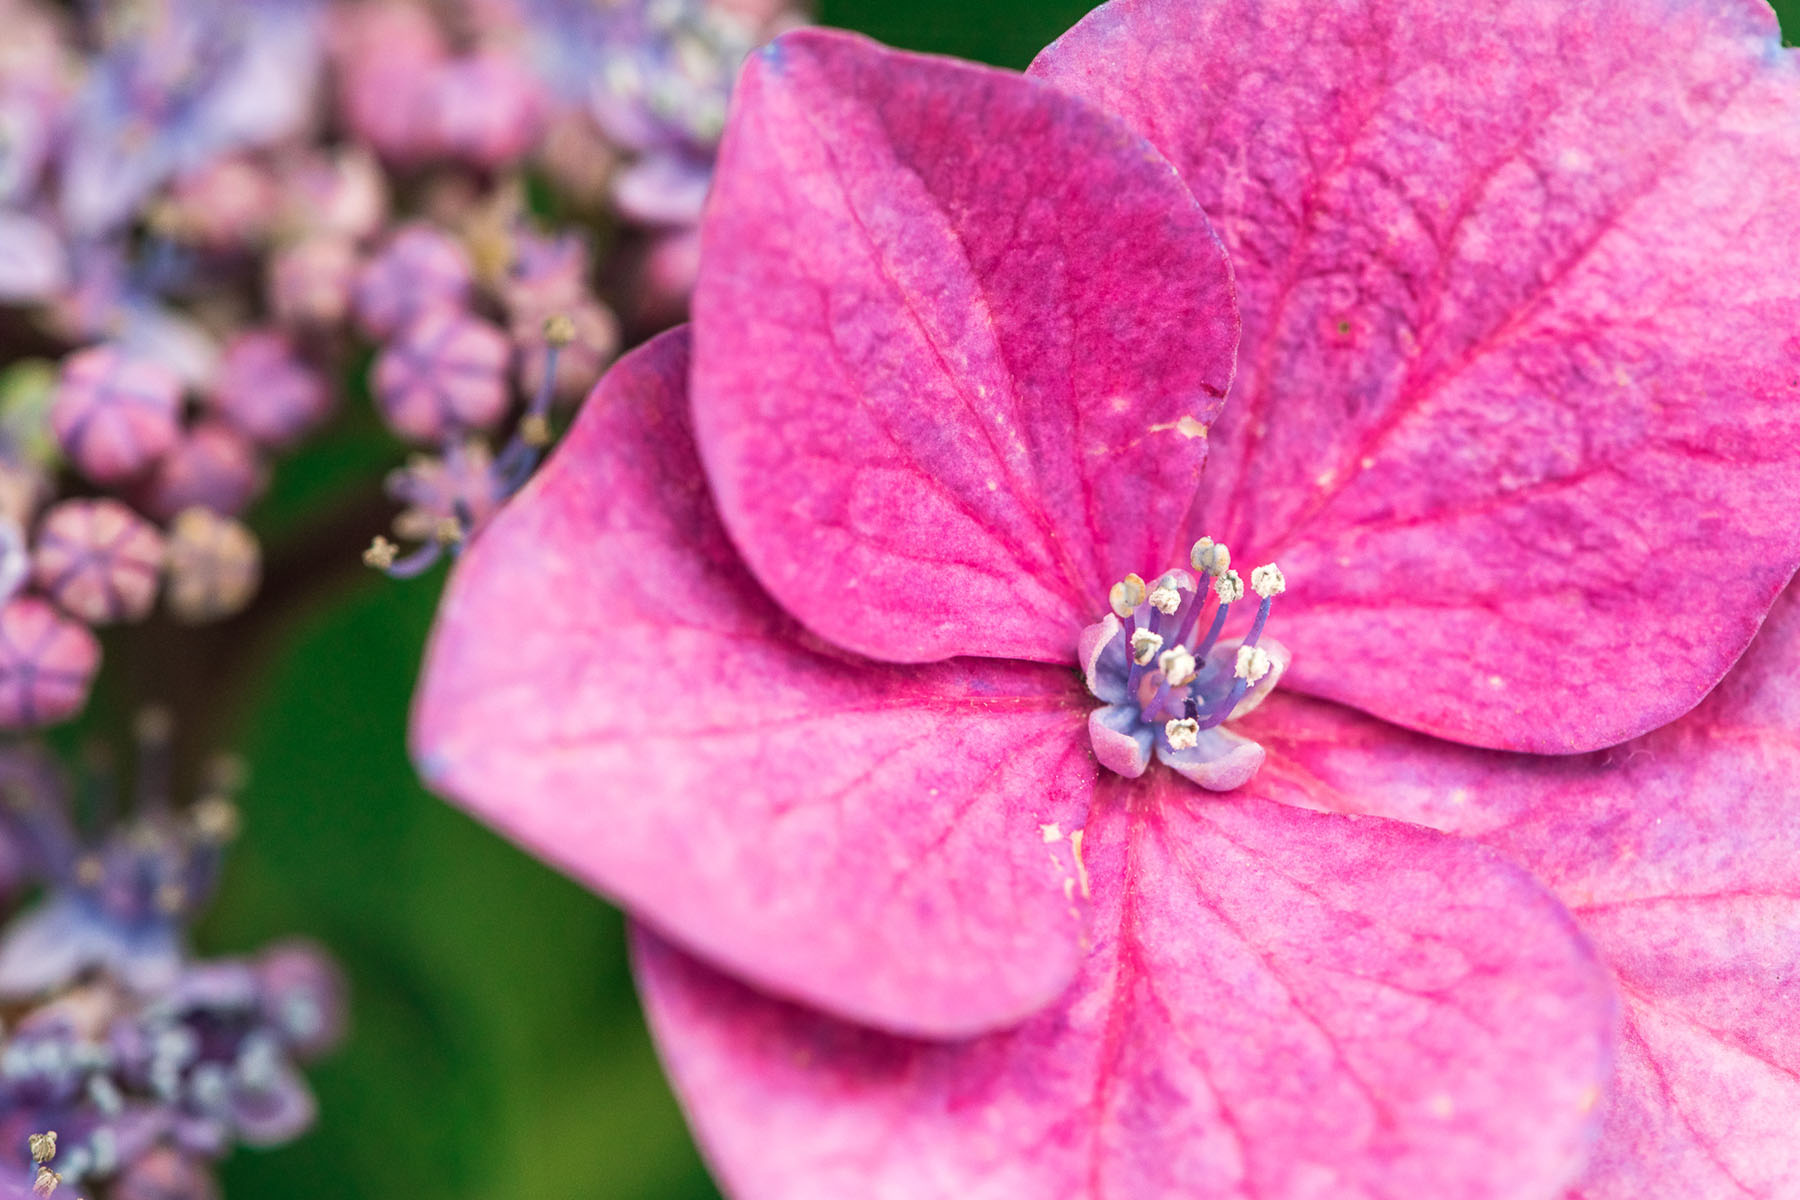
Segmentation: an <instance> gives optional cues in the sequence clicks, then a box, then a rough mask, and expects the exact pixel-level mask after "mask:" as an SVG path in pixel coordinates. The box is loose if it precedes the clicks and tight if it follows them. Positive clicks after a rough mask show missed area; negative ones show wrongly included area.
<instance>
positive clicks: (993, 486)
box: [987, 479, 1000, 492]
mask: <svg viewBox="0 0 1800 1200" xmlns="http://www.w3.org/2000/svg"><path fill="white" fill-rule="evenodd" d="M987 485H988V491H990V492H997V491H999V490H1000V481H999V480H998V479H990V480H988V481H987Z"/></svg>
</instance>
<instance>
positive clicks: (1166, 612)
mask: <svg viewBox="0 0 1800 1200" xmlns="http://www.w3.org/2000/svg"><path fill="white" fill-rule="evenodd" d="M1150 607H1151V608H1154V609H1155V610H1156V611H1157V612H1159V613H1161V614H1162V615H1163V616H1165V617H1168V616H1173V615H1174V613H1175V610H1176V609H1178V608H1180V607H1181V593H1180V592H1178V591H1176V590H1175V589H1174V588H1173V587H1170V586H1169V585H1168V584H1166V583H1159V584H1157V585H1156V586H1155V587H1153V588H1151V589H1150Z"/></svg>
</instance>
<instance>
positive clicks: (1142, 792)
mask: <svg viewBox="0 0 1800 1200" xmlns="http://www.w3.org/2000/svg"><path fill="white" fill-rule="evenodd" d="M1154 778H1155V779H1157V780H1159V781H1160V782H1159V783H1157V784H1154V785H1152V784H1150V783H1149V781H1147V780H1146V781H1142V782H1139V783H1125V782H1120V783H1116V784H1109V785H1106V786H1107V787H1109V788H1110V789H1111V790H1112V794H1111V795H1108V796H1104V797H1102V798H1101V799H1100V801H1099V802H1097V803H1096V805H1095V810H1094V816H1093V819H1092V821H1091V822H1090V824H1089V825H1088V827H1087V829H1086V830H1085V831H1084V832H1085V835H1086V845H1085V865H1086V873H1085V875H1084V877H1083V878H1084V881H1085V882H1087V883H1088V885H1089V886H1091V888H1092V890H1093V894H1094V923H1093V927H1094V935H1093V936H1094V949H1093V953H1092V955H1091V956H1090V958H1089V960H1088V964H1087V968H1086V970H1085V972H1084V973H1083V975H1082V977H1081V979H1080V981H1079V982H1078V984H1077V986H1076V987H1074V988H1073V989H1071V991H1070V992H1069V994H1068V995H1067V996H1066V997H1065V998H1064V1000H1063V1002H1062V1003H1061V1004H1060V1005H1058V1006H1057V1007H1056V1008H1054V1009H1052V1010H1050V1011H1048V1012H1045V1013H1044V1014H1042V1015H1040V1016H1038V1017H1036V1018H1034V1019H1032V1020H1031V1021H1030V1022H1029V1023H1027V1024H1025V1025H1023V1026H1021V1027H1020V1028H1019V1029H1018V1030H1017V1031H1014V1032H1010V1033H1004V1034H997V1035H993V1036H990V1037H986V1038H982V1039H979V1040H976V1041H972V1042H965V1043H960V1044H954V1045H945V1044H928V1043H920V1042H908V1041H901V1040H898V1039H894V1038H889V1037H884V1036H882V1035H880V1034H876V1033H873V1032H869V1031H866V1030H859V1029H856V1028H854V1027H851V1026H847V1025H843V1024H839V1023H837V1022H835V1021H833V1020H831V1019H829V1018H826V1017H824V1016H821V1015H819V1014H817V1013H814V1012H810V1011H808V1010H805V1009H801V1008H796V1007H792V1006H789V1005H785V1004H781V1003H777V1002H774V1001H771V1000H768V999H765V998H763V997H761V996H759V995H758V994H757V993H755V992H752V991H751V990H749V989H748V988H746V987H744V986H743V985H741V984H739V983H736V982H735V981H732V980H729V979H726V978H724V977H722V976H720V975H717V974H715V973H713V972H712V971H710V970H708V969H707V968H705V967H703V966H701V965H699V964H698V963H696V962H694V961H693V960H691V959H688V958H686V957H685V956H683V955H681V954H680V953H678V952H676V951H674V950H671V949H670V948H668V947H667V946H666V945H665V944H664V943H662V942H660V941H659V940H657V939H656V938H655V937H654V936H652V935H649V934H642V935H640V937H639V939H638V943H637V968H638V979H639V985H640V989H641V991H642V993H643V996H644V1000H645V1003H646V1006H647V1009H648V1013H649V1017H650V1021H651V1026H652V1029H653V1030H654V1031H655V1033H656V1034H657V1038H658V1041H659V1044H660V1045H661V1048H662V1053H663V1056H664V1059H665V1062H666V1063H667V1065H668V1067H669V1070H670V1073H671V1076H672V1078H673V1080H674V1083H675V1086H676V1090H677V1091H678V1093H679V1094H680V1095H681V1096H682V1098H683V1100H684V1102H685V1104H686V1106H687V1109H688V1112H689V1115H690V1117H691V1119H692V1120H693V1122H694V1124H695V1127H696V1131H697V1133H698V1136H699V1138H700V1140H701V1143H702V1145H703V1146H704V1147H705V1149H706V1151H707V1153H708V1156H709V1157H710V1159H711V1161H712V1163H713V1166H714V1168H715V1169H716V1170H717V1171H718V1173H719V1175H720V1177H721V1181H722V1183H723V1184H724V1187H725V1189H726V1190H727V1191H728V1192H729V1193H730V1194H731V1195H733V1196H735V1197H737V1200H762V1198H764V1197H782V1198H784V1200H786V1198H798V1197H837V1196H857V1197H869V1198H874V1200H889V1198H893V1200H900V1198H904V1200H937V1198H939V1197H943V1198H945V1200H949V1198H955V1200H968V1198H980V1200H1012V1198H1014V1197H1057V1198H1059V1200H1076V1198H1081V1200H1101V1198H1106V1200H1127V1198H1129V1200H1162V1198H1168V1200H1176V1198H1181V1200H1187V1198H1189V1197H1207V1198H1209V1200H1233V1198H1237V1200H1251V1198H1255V1200H1288V1198H1298V1197H1331V1198H1332V1200H1363V1198H1373V1197H1384V1198H1402V1197H1406V1198H1414V1200H1418V1198H1423V1197H1456V1198H1457V1200H1491V1198H1498V1197H1548V1196H1554V1195H1557V1194H1558V1193H1559V1192H1560V1190H1561V1189H1562V1188H1563V1187H1564V1186H1566V1185H1567V1184H1568V1182H1569V1181H1570V1180H1571V1179H1572V1178H1573V1177H1574V1175H1575V1174H1576V1173H1577V1172H1578V1171H1579V1169H1580V1165H1581V1162H1582V1160H1583V1158H1584V1157H1585V1153H1586V1146H1587V1138H1588V1136H1589V1134H1590V1133H1591V1126H1592V1125H1593V1123H1594V1116H1593V1113H1592V1112H1591V1109H1592V1104H1593V1100H1594V1098H1595V1096H1596V1095H1597V1092H1598V1087H1599V1084H1600V1081H1601V1080H1602V1078H1603V1072H1604V1069H1605V1067H1606V1065H1607V1043H1608V1040H1609V1038H1608V1034H1609V1031H1610V1027H1611V1020H1612V1004H1611V998H1610V995H1609V993H1608V991H1607V988H1606V985H1605V981H1604V976H1603V974H1602V973H1601V972H1600V971H1599V970H1598V968H1597V967H1596V965H1595V964H1594V962H1593V960H1592V958H1591V957H1590V955H1589V952H1588V950H1587V947H1586V945H1585V943H1583V942H1582V941H1581V939H1580V938H1579V937H1578V936H1576V935H1575V933H1574V932H1573V930H1572V928H1571V927H1570V926H1569V924H1568V919H1567V916H1566V914H1564V913H1563V911H1562V910H1561V908H1560V907H1558V906H1557V905H1556V904H1555V902H1554V901H1552V900H1551V899H1550V898H1549V897H1547V896H1546V895H1545V894H1544V893H1543V892H1542V891H1541V890H1540V889H1538V887H1537V886H1536V885H1535V884H1533V883H1532V882H1531V881H1530V879H1529V878H1528V877H1527V876H1525V875H1524V874H1523V873H1522V872H1519V871H1517V870H1515V869H1513V868H1510V867H1508V866H1506V865H1505V864H1503V863H1501V862H1499V861H1498V860H1497V858H1495V857H1494V856H1492V855H1490V854H1488V853H1486V852H1484V851H1483V850H1481V849H1480V848H1478V847H1475V846H1471V845H1469V844H1467V843H1462V842H1458V841H1455V840H1452V839H1448V838H1444V837H1441V836H1438V835H1435V834H1432V833H1431V832H1429V831H1426V830H1422V829H1417V828H1414V827H1412V826H1408V825H1404V824H1401V823H1398V822H1387V821H1367V820H1354V819H1345V818H1342V817H1333V816H1323V815H1319V814H1314V813H1306V812H1301V811H1298V810H1295V809H1290V808H1287V807H1285V806H1282V805H1278V804H1270V803H1267V802H1265V801H1261V800H1245V799H1238V798H1234V799H1232V800H1230V801H1224V802H1220V801H1207V800H1204V799H1201V798H1200V793H1198V792H1196V791H1195V790H1194V789H1193V788H1192V787H1191V786H1190V785H1188V784H1187V783H1185V782H1183V781H1181V780H1179V779H1176V778H1175V777H1174V776H1172V775H1169V774H1167V773H1162V772H1159V773H1158V774H1157V775H1156V776H1155V777H1154ZM1240 795H1241V794H1240ZM1128 797H1129V798H1130V799H1131V801H1132V802H1133V803H1132V804H1131V805H1129V806H1128V805H1127V804H1126V803H1125V801H1126V799H1127V798H1128Z"/></svg>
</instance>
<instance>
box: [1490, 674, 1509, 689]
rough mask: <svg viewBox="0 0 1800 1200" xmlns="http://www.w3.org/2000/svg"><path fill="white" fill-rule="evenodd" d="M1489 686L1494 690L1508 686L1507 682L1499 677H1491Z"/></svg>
mask: <svg viewBox="0 0 1800 1200" xmlns="http://www.w3.org/2000/svg"><path fill="white" fill-rule="evenodd" d="M1488 686H1489V687H1492V688H1503V687H1505V686H1506V680H1504V679H1502V678H1500V676H1498V675H1489V676H1488Z"/></svg>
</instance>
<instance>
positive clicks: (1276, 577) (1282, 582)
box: [1250, 563, 1287, 600]
mask: <svg viewBox="0 0 1800 1200" xmlns="http://www.w3.org/2000/svg"><path fill="white" fill-rule="evenodd" d="M1250 590H1251V591H1253V592H1255V593H1256V594H1257V595H1259V596H1261V597H1262V598H1263V599H1264V600H1267V599H1270V598H1271V597H1274V596H1279V595H1281V593H1283V592H1285V591H1287V576H1285V575H1283V574H1282V573H1281V568H1280V567H1278V566H1276V565H1275V564H1274V563H1268V564H1266V565H1264V566H1260V567H1258V568H1256V570H1254V571H1252V572H1250Z"/></svg>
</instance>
